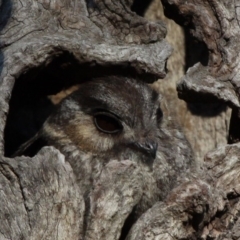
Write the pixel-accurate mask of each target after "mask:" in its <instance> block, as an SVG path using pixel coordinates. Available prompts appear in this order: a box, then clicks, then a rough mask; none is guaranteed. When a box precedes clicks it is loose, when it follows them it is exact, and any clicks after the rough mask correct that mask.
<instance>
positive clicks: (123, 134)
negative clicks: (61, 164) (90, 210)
mask: <svg viewBox="0 0 240 240" xmlns="http://www.w3.org/2000/svg"><path fill="white" fill-rule="evenodd" d="M161 99H162V97H161V95H160V94H159V93H157V92H156V91H155V90H154V89H152V88H151V87H150V86H149V85H148V84H146V83H145V82H143V81H140V80H138V79H135V78H129V77H118V76H108V77H101V78H96V79H93V80H91V81H88V82H85V83H83V84H80V86H79V89H78V90H77V91H75V92H73V93H72V94H70V95H69V96H67V97H66V98H65V99H63V100H62V101H61V102H60V103H59V104H58V106H57V107H56V109H55V111H54V112H53V113H52V114H51V115H50V116H49V117H48V119H47V120H46V121H45V123H44V125H43V127H42V129H41V130H40V131H39V132H38V133H37V134H36V135H35V136H34V137H33V138H32V139H30V140H29V141H27V142H26V143H24V144H23V145H22V146H20V148H19V150H18V151H16V153H15V154H14V156H19V155H24V154H26V152H27V151H28V149H31V147H32V146H34V144H35V143H36V142H38V141H42V142H44V143H45V144H46V145H50V146H54V147H55V148H57V149H58V150H59V151H60V152H61V153H62V154H63V155H65V157H66V159H67V160H68V162H69V163H70V165H71V166H72V168H73V171H74V173H75V175H76V179H77V181H78V183H79V185H80V186H81V189H82V191H83V193H84V196H87V195H88V194H89V192H90V191H91V188H92V186H93V181H94V179H96V178H97V177H98V176H99V174H100V173H101V171H102V169H103V168H104V166H105V165H106V164H107V163H108V162H109V161H110V160H111V159H116V160H119V161H124V160H126V159H128V160H131V161H133V162H134V163H136V164H137V165H138V166H141V169H142V171H143V176H145V185H144V186H145V187H144V191H145V196H144V197H143V201H142V202H141V204H140V205H139V209H141V210H139V211H142V212H143V211H144V210H145V209H146V208H148V207H149V206H151V205H152V204H153V203H154V202H155V201H157V200H162V199H164V197H166V195H167V193H168V192H169V191H170V189H171V188H173V186H174V185H175V184H176V182H177V176H178V175H180V174H181V173H183V172H185V171H186V170H187V169H189V167H190V166H191V165H192V162H193V157H192V150H191V148H190V146H189V143H188V141H187V140H186V138H185V137H184V135H183V133H182V132H181V131H180V130H179V128H177V127H173V124H172V123H170V122H171V121H170V122H169V120H167V119H166V121H165V120H164V114H163V111H162V109H161ZM30 152H31V151H30Z"/></svg>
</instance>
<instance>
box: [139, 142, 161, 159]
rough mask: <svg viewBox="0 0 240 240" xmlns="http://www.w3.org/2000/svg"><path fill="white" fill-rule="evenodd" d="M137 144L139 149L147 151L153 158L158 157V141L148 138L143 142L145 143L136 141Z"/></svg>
mask: <svg viewBox="0 0 240 240" xmlns="http://www.w3.org/2000/svg"><path fill="white" fill-rule="evenodd" d="M135 145H136V146H137V148H138V149H139V150H141V151H143V152H145V153H147V154H148V155H150V156H151V157H152V158H153V159H155V158H156V154H157V148H158V144H157V143H156V142H154V141H152V140H147V141H146V142H143V143H139V142H138V143H135Z"/></svg>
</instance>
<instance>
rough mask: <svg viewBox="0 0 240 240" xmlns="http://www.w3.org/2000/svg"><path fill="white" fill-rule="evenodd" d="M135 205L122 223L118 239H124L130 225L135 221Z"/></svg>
mask: <svg viewBox="0 0 240 240" xmlns="http://www.w3.org/2000/svg"><path fill="white" fill-rule="evenodd" d="M135 213H136V207H134V208H133V210H132V212H131V213H130V214H129V215H128V217H127V218H126V220H125V222H124V225H123V227H122V232H121V236H120V238H119V240H124V239H126V237H127V235H128V233H129V231H130V229H131V227H132V226H133V224H134V223H135V222H136V214H135Z"/></svg>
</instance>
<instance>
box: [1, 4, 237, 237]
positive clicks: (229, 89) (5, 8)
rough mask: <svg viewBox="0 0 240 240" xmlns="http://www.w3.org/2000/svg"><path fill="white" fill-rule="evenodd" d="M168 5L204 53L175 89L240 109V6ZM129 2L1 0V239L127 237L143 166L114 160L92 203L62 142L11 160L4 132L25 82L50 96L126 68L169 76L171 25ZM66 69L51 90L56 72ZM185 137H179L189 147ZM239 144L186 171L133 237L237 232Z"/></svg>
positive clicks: (153, 75) (137, 226)
mask: <svg viewBox="0 0 240 240" xmlns="http://www.w3.org/2000/svg"><path fill="white" fill-rule="evenodd" d="M162 2H163V4H164V6H165V11H166V13H167V14H168V16H170V17H173V18H175V20H176V21H178V22H179V23H180V24H185V25H186V26H187V28H188V29H189V30H190V32H191V34H193V36H194V37H195V38H197V39H198V40H199V41H200V42H203V43H204V44H205V46H206V49H207V50H208V51H207V52H208V54H206V55H205V56H204V57H205V59H207V61H202V59H199V62H198V63H196V64H195V65H194V66H192V67H190V68H189V69H188V71H187V73H186V75H185V76H184V77H183V79H182V80H181V81H180V83H179V84H178V91H179V96H180V97H182V98H185V99H186V100H189V101H195V100H196V99H199V97H201V98H202V99H204V100H205V101H206V102H211V103H212V102H213V101H223V102H226V103H227V104H228V105H229V106H230V107H234V108H235V109H237V110H238V108H239V107H240V103H239V97H238V96H239V89H238V85H239V81H238V78H239V76H238V75H239V71H238V69H239V62H240V61H239V56H238V55H239V54H238V52H239V44H238V38H239V14H240V13H239V7H240V4H239V3H238V2H237V1H223V0H222V1H216V0H211V1H210V0H206V1H204V2H203V1H200V0H189V1H181V0H162ZM132 3H133V1H131V0H128V1H127V0H120V1H106V0H104V1H100V0H95V1H92V0H87V1H82V0H81V1H70V0H65V1H42V0H39V1H28V0H24V1H16V0H12V1H10V0H3V1H1V2H0V156H1V160H0V189H1V192H0V200H1V207H0V221H1V223H2V224H1V226H0V239H119V238H122V239H123V237H124V238H125V235H124V234H122V228H123V226H124V223H125V221H126V219H127V218H128V216H130V215H131V213H132V212H133V211H134V206H136V204H137V203H138V201H139V199H140V198H141V195H142V194H143V193H142V186H143V185H142V184H143V183H142V182H143V179H142V178H141V173H140V172H139V171H140V169H139V168H138V166H136V165H134V164H133V163H132V162H130V161H124V162H117V161H114V160H112V161H110V162H109V164H108V165H107V166H106V169H105V170H104V171H103V172H102V175H101V176H100V178H99V181H98V182H97V183H96V185H95V189H94V190H93V191H92V192H91V194H90V206H86V205H85V204H86V203H85V202H84V200H83V196H82V193H81V189H79V188H78V187H77V184H76V181H75V176H74V174H73V171H72V169H71V166H70V165H69V164H68V162H67V161H65V157H64V156H63V155H62V154H61V153H60V152H59V151H58V150H56V149H54V148H52V147H46V148H43V149H42V150H41V151H40V152H39V153H38V154H37V155H36V156H34V157H33V158H27V157H17V158H14V159H12V158H9V157H6V156H4V154H5V152H4V150H6V149H5V147H6V146H5V145H6V144H7V141H8V140H7V138H5V136H6V134H5V132H4V129H5V126H6V120H7V116H8V117H10V115H11V114H10V110H11V109H9V106H10V105H11V104H10V105H9V103H10V99H11V101H12V99H13V98H14V96H16V94H18V96H19V97H20V98H19V99H18V100H19V101H20V100H22V99H21V98H24V94H25V92H24V94H22V95H21V94H20V93H21V91H23V90H24V88H27V92H26V94H27V93H29V92H30V93H32V95H36V94H37V96H38V97H40V96H41V97H42V95H45V96H46V95H49V94H54V93H56V92H58V91H59V89H61V88H65V87H66V86H68V85H73V84H76V83H81V81H83V80H84V79H85V78H86V79H89V78H91V77H94V74H96V75H97V76H98V75H104V74H111V73H112V72H114V73H117V74H119V75H123V76H124V75H129V74H130V75H134V76H136V77H139V78H142V79H144V80H145V81H148V82H153V81H154V80H155V79H156V78H164V77H165V76H166V71H165V64H166V60H167V59H168V57H169V56H170V54H171V51H172V50H171V47H170V46H169V44H168V43H167V42H166V40H165V39H164V38H165V35H166V27H165V25H164V23H162V22H150V21H148V20H146V19H144V18H142V17H140V16H138V15H136V14H135V13H134V12H132V11H131V6H132ZM171 13H174V14H172V15H171ZM85 68H87V71H86V70H85V71H83V69H85ZM73 70H74V74H72V75H71V74H70V73H72V72H73ZM75 71H76V72H75ZM64 74H66V75H64ZM61 75H64V76H61ZM66 76H67V80H65V81H64V79H63V80H61V81H59V82H58V83H56V82H54V81H53V82H52V83H53V85H54V87H53V88H52V87H50V81H52V79H61V77H63V78H65V77H66ZM20 83H21V84H20ZM39 83H40V84H39ZM41 84H42V85H43V86H42V88H40V86H41ZM17 85H21V86H23V87H22V89H21V88H20V87H19V86H18V88H17ZM35 88H36V89H35ZM17 89H18V91H17ZM19 89H20V90H21V91H20V90H19ZM16 92H17V93H16ZM30 95H31V94H30ZM31 97H32V96H31ZM14 101H15V102H14V104H15V110H16V111H17V110H18V107H19V105H18V104H17V101H16V100H14ZM34 101H35V100H34ZM20 102H21V101H20ZM10 107H11V106H10ZM28 110H29V109H28ZM31 111H33V110H31ZM236 112H238V111H236ZM13 115H14V114H13ZM46 115H47V114H46ZM235 118H236V119H235V120H234V121H232V126H236V125H237V124H238V122H239V121H238V114H235ZM26 125H28V124H26ZM16 134H17V133H16ZM176 136H177V133H176ZM177 137H178V138H176V141H175V142H176V144H179V146H180V147H183V146H182V145H181V144H182V142H181V141H177V140H179V139H181V138H179V136H177ZM13 138H15V136H13ZM233 138H234V139H238V136H234V137H233ZM5 141H6V144H4V142H5ZM233 142H236V143H235V144H232V145H225V146H222V147H219V148H217V149H215V150H213V151H211V152H210V153H208V154H207V155H206V156H205V161H204V162H203V163H202V165H201V166H196V167H195V169H191V171H189V172H186V173H185V175H184V176H183V177H182V179H181V181H179V185H178V186H177V187H176V188H175V189H173V190H172V191H171V192H170V193H169V194H168V196H166V198H165V199H163V200H162V201H156V203H155V204H154V206H153V207H151V208H150V209H148V210H147V211H146V212H145V213H144V214H143V215H142V216H140V218H139V219H137V220H136V221H135V223H134V225H133V226H130V231H129V233H128V234H126V235H127V237H126V239H128V240H130V239H176V238H177V239H199V238H201V239H209V238H211V239H237V238H238V237H239V235H240V234H239V218H238V216H239V192H240V190H239V184H238V182H239V172H240V171H239V157H238V156H239V153H240V150H239V143H238V141H237V140H236V141H233ZM177 146H178V145H177ZM177 146H176V149H177ZM184 147H186V146H184ZM176 151H177V150H176ZM176 154H177V152H176ZM156 167H157V166H156ZM109 172H110V173H111V174H108V173H109ZM129 176H131V177H129ZM103 193H106V194H103ZM116 201H117V202H118V204H116ZM107 204H110V205H111V206H115V209H114V211H107V210H109V209H108V205H107ZM87 210H88V215H87V216H86V215H85V213H86V211H87ZM132 223H133V222H132Z"/></svg>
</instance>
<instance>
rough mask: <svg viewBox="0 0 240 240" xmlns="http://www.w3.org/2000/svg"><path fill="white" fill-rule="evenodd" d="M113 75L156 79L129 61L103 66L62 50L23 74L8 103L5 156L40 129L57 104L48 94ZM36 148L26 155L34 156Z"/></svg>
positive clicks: (13, 151) (11, 153)
mask: <svg viewBox="0 0 240 240" xmlns="http://www.w3.org/2000/svg"><path fill="white" fill-rule="evenodd" d="M140 74H141V75H140ZM111 75H115V76H123V77H124V76H128V77H134V78H139V79H140V80H141V79H144V80H145V81H147V82H153V81H154V80H156V77H155V76H153V75H151V74H142V73H140V72H137V71H136V69H135V68H133V67H131V66H130V65H129V64H128V63H126V64H122V65H107V66H101V65H99V64H97V63H96V62H94V61H93V62H87V63H79V62H78V61H77V60H76V59H75V58H74V56H73V55H72V54H70V53H68V52H63V53H61V54H59V55H58V56H56V57H55V58H54V59H53V60H52V61H51V62H49V63H44V64H42V65H41V66H38V67H35V68H32V69H30V70H28V71H27V72H24V73H23V74H21V76H20V77H19V78H18V79H17V80H16V82H15V85H14V88H13V91H12V96H11V100H10V102H9V112H8V116H7V121H6V126H5V131H4V140H5V156H6V157H10V156H12V155H13V154H14V153H15V152H16V150H17V149H18V148H19V146H20V145H21V144H23V143H25V142H26V141H28V140H29V139H31V138H32V137H33V136H34V135H35V134H36V133H37V132H38V131H39V130H40V129H41V127H42V125H43V123H44V122H45V120H46V119H47V117H48V116H49V115H50V114H51V113H52V111H53V110H54V109H55V107H56V105H55V104H53V102H52V101H51V100H50V99H49V95H55V94H57V93H59V92H61V91H64V90H67V89H69V88H71V87H72V86H75V85H79V84H84V82H86V81H90V80H94V78H98V77H106V76H111ZM36 149H38V150H39V148H36ZM34 151H35V150H34ZM34 151H33V152H31V153H29V154H26V155H30V156H34V155H35V154H36V152H34Z"/></svg>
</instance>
